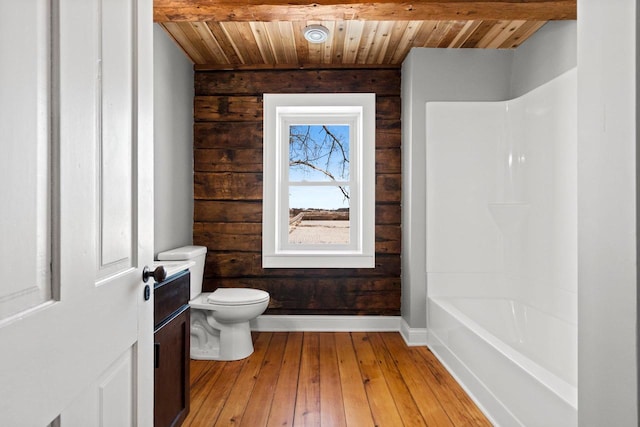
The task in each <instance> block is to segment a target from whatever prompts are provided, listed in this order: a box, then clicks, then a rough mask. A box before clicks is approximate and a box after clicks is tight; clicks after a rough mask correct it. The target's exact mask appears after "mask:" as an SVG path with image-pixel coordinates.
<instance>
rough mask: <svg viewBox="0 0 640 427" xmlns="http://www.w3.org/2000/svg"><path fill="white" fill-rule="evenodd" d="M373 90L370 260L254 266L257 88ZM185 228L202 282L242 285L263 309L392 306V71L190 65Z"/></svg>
mask: <svg viewBox="0 0 640 427" xmlns="http://www.w3.org/2000/svg"><path fill="white" fill-rule="evenodd" d="M341 92H373V93H375V94H376V268H374V269H263V268H262V259H261V249H262V247H261V246H262V240H261V239H262V94H263V93H341ZM195 95H196V96H195V102H194V117H195V124H194V198H195V201H194V227H193V240H194V244H196V245H203V246H207V248H208V254H207V265H206V268H205V281H204V285H203V287H204V290H205V291H213V290H215V289H216V288H218V287H251V288H257V289H264V290H266V291H267V292H269V293H270V295H271V303H270V305H269V308H268V310H267V312H266V314H333V315H399V314H400V238H401V230H400V220H401V211H400V197H401V176H400V172H401V171H400V167H401V166H400V165H401V162H400V138H401V137H400V105H401V104H400V70H398V69H362V68H358V69H341V70H260V71H196V74H195Z"/></svg>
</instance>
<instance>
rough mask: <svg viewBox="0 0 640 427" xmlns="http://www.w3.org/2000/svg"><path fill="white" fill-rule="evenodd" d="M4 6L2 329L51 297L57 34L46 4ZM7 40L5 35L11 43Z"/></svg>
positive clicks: (0, 45)
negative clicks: (52, 77)
mask: <svg viewBox="0 0 640 427" xmlns="http://www.w3.org/2000/svg"><path fill="white" fill-rule="evenodd" d="M11 6H12V5H11V4H10V3H9V2H1V3H0V31H1V33H0V34H2V36H1V37H0V57H1V58H12V57H15V58H19V60H15V61H5V60H3V61H2V66H0V111H2V114H0V135H1V136H0V141H1V143H0V146H1V147H2V153H1V155H0V182H2V183H3V184H2V185H1V186H0V200H2V203H0V236H2V240H3V243H2V244H0V271H2V276H3V280H4V284H3V286H1V287H0V322H2V321H3V320H4V321H8V319H9V318H11V317H12V316H15V315H18V314H20V313H22V312H24V311H25V310H28V309H30V308H32V307H35V306H38V305H39V304H42V303H44V302H46V301H48V300H49V299H50V298H51V269H50V263H51V241H50V238H51V212H50V208H49V202H50V196H49V194H50V177H51V173H50V172H51V170H50V151H51V150H50V146H51V143H52V140H51V132H50V125H49V123H50V121H49V115H50V111H49V110H50V102H51V84H50V78H49V70H50V68H51V62H50V50H49V46H50V44H51V28H50V21H49V15H50V13H49V12H50V10H49V9H50V8H49V5H48V2H47V1H46V0H37V1H34V0H29V1H25V2H24V4H23V5H22V7H20V8H14V7H11ZM5 34H6V36H5Z"/></svg>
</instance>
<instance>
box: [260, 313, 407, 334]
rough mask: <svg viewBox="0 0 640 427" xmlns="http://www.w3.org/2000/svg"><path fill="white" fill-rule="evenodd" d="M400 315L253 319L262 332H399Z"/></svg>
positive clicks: (287, 316) (289, 316)
mask: <svg viewBox="0 0 640 427" xmlns="http://www.w3.org/2000/svg"><path fill="white" fill-rule="evenodd" d="M401 319H402V318H401V317H400V316H315V315H282V316H273V315H264V316H258V318H256V319H254V320H252V321H251V330H252V331H261V332H305V331H308V332H373V331H375V332H398V331H400V321H401Z"/></svg>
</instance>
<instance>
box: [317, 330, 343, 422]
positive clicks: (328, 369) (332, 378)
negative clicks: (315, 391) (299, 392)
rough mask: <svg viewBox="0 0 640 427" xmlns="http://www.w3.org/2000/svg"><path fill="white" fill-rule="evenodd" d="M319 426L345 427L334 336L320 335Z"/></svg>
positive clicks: (328, 334)
mask: <svg viewBox="0 0 640 427" xmlns="http://www.w3.org/2000/svg"><path fill="white" fill-rule="evenodd" d="M320 425H324V426H333V427H346V425H347V423H346V420H345V415H344V400H343V399H342V387H341V384H340V368H339V367H338V359H337V356H336V341H335V334H333V333H330V332H325V333H321V334H320Z"/></svg>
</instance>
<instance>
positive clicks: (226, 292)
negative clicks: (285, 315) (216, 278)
mask: <svg viewBox="0 0 640 427" xmlns="http://www.w3.org/2000/svg"><path fill="white" fill-rule="evenodd" d="M268 299H269V294H268V293H267V292H265V291H261V290H260V289H249V288H218V289H216V290H215V291H213V292H212V293H211V295H209V297H208V298H207V302H210V303H213V304H223V305H244V304H255V303H259V302H263V301H266V300H268Z"/></svg>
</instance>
